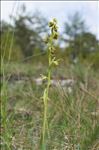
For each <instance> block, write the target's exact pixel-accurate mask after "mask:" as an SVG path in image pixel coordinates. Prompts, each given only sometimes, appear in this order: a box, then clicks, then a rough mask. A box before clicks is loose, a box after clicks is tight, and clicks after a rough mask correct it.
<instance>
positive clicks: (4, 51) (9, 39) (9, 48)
mask: <svg viewBox="0 0 99 150" xmlns="http://www.w3.org/2000/svg"><path fill="white" fill-rule="evenodd" d="M0 56H1V57H0V58H1V59H3V60H4V61H19V60H21V59H22V58H23V54H22V51H21V49H20V48H19V46H18V45H17V44H16V40H15V36H14V33H13V31H10V32H9V28H8V30H7V31H5V32H4V33H2V35H1V51H0ZM1 59H0V60H1ZM9 59H10V60H9Z"/></svg>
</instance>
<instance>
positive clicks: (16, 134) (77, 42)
mask: <svg viewBox="0 0 99 150" xmlns="http://www.w3.org/2000/svg"><path fill="white" fill-rule="evenodd" d="M11 18H12V20H13V24H8V23H7V22H5V21H3V20H2V21H1V22H0V24H1V28H0V34H1V39H0V43H1V58H0V60H1V70H0V71H1V72H0V77H1V83H0V88H1V99H2V102H1V139H0V140H1V149H2V150H39V149H40V144H41V141H40V139H41V133H42V122H43V119H42V118H43V109H44V108H43V101H42V99H41V96H42V93H43V90H44V88H45V86H46V83H43V84H42V85H39V86H38V85H37V84H36V83H35V82H34V80H33V79H36V78H39V77H40V74H46V70H47V66H48V60H47V48H46V44H45V43H44V40H45V38H46V35H48V34H49V29H48V20H47V18H45V17H44V16H43V15H42V14H41V12H38V11H36V12H35V13H34V14H33V15H32V16H31V15H30V14H28V13H27V11H26V8H25V6H24V5H23V6H22V8H21V13H20V14H19V15H18V16H17V17H11ZM63 28H64V31H63V32H62V33H61V34H60V35H59V40H58V42H56V53H55V56H56V57H57V58H62V61H61V63H60V65H59V67H56V68H55V69H54V68H53V69H52V77H53V78H54V79H55V80H56V79H57V81H58V80H59V79H73V81H74V82H75V84H74V85H72V86H69V87H62V86H61V85H60V84H58V86H51V87H50V91H49V93H50V95H49V100H48V116H47V120H48V125H49V129H48V131H49V138H48V139H46V140H47V148H46V150H98V149H99V125H98V124H99V107H98V106H99V39H97V38H96V36H95V35H94V34H93V33H91V32H90V31H89V29H88V27H87V25H86V22H85V20H83V19H82V16H81V15H80V14H79V12H75V14H73V15H72V16H71V17H69V19H68V21H66V22H65V23H64V25H63ZM71 88H72V90H70V89H71Z"/></svg>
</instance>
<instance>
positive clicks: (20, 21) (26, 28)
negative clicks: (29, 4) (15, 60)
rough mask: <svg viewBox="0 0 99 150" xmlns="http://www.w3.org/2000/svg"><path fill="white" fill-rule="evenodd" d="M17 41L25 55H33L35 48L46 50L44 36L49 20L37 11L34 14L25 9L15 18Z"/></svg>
mask: <svg viewBox="0 0 99 150" xmlns="http://www.w3.org/2000/svg"><path fill="white" fill-rule="evenodd" d="M13 21H14V24H15V26H14V30H15V37H16V42H17V44H18V45H19V46H20V48H21V50H22V53H23V54H24V57H27V56H31V55H33V53H34V50H35V49H39V51H40V52H41V51H43V50H44V43H43V38H42V36H43V35H44V34H45V33H46V31H47V30H48V28H47V26H46V25H47V20H46V19H45V18H44V17H43V16H42V15H41V14H40V12H38V11H37V12H35V13H34V14H33V15H31V14H28V13H27V12H26V9H24V14H20V15H19V16H17V18H13Z"/></svg>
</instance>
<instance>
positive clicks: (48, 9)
mask: <svg viewBox="0 0 99 150" xmlns="http://www.w3.org/2000/svg"><path fill="white" fill-rule="evenodd" d="M52 18H56V19H57V20H58V26H59V33H60V36H59V40H58V42H57V43H56V47H57V52H56V53H57V54H56V55H57V57H61V58H63V62H64V63H76V62H87V63H89V64H90V63H91V64H92V66H94V67H95V68H97V67H98V66H99V61H98V60H99V19H98V18H99V3H98V1H89V2H88V1H81V2H79V1H74V2H72V1H71V2H69V1H67V2H65V1H64V2H60V1H57V2H55V1H54V2H52V1H49V2H46V1H45V2H35V1H34V2H32V1H1V21H0V24H1V28H0V33H1V39H0V40H1V57H2V58H3V60H4V61H5V62H6V61H8V60H9V61H14V62H22V61H25V62H27V61H28V62H32V63H33V62H36V61H37V62H38V61H40V62H42V63H44V64H46V63H47V58H46V45H45V43H44V38H45V37H46V35H47V34H48V33H49V28H48V22H49V21H50V20H51V19H52ZM9 53H10V54H9ZM9 55H10V56H9ZM9 57H10V58H9Z"/></svg>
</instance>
